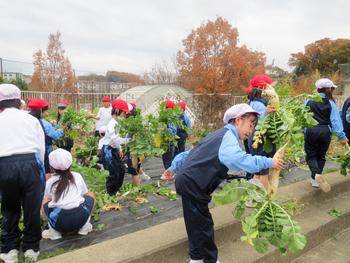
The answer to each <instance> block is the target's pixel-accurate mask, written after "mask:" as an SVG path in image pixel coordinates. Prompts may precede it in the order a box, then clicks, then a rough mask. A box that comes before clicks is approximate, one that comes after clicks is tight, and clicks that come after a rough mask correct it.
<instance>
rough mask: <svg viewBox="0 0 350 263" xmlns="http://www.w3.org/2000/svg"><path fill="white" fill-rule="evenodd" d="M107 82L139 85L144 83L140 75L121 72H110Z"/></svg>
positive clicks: (107, 75)
mask: <svg viewBox="0 0 350 263" xmlns="http://www.w3.org/2000/svg"><path fill="white" fill-rule="evenodd" d="M106 80H107V81H112V82H135V83H139V84H143V83H144V81H143V80H142V79H141V77H140V76H139V75H135V74H132V73H127V72H119V71H108V72H107V74H106Z"/></svg>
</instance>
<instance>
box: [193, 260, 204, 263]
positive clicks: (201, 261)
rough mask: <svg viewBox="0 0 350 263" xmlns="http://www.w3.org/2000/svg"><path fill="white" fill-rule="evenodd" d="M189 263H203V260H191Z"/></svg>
mask: <svg viewBox="0 0 350 263" xmlns="http://www.w3.org/2000/svg"><path fill="white" fill-rule="evenodd" d="M190 263H204V261H203V259H191V260H190Z"/></svg>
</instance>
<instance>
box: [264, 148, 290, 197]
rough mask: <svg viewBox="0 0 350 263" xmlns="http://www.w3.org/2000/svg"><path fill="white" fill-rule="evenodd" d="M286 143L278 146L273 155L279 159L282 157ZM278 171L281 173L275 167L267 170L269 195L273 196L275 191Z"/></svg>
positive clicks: (279, 171)
mask: <svg viewBox="0 0 350 263" xmlns="http://www.w3.org/2000/svg"><path fill="white" fill-rule="evenodd" d="M287 145H288V143H286V144H285V145H283V146H282V147H281V148H279V149H278V151H277V152H276V153H275V155H274V157H277V158H279V159H283V158H284V155H285V151H286V148H287ZM280 173H281V169H276V168H271V169H270V171H269V182H270V185H269V189H268V193H269V195H270V197H273V196H274V195H275V194H276V193H277V189H278V185H279V180H280Z"/></svg>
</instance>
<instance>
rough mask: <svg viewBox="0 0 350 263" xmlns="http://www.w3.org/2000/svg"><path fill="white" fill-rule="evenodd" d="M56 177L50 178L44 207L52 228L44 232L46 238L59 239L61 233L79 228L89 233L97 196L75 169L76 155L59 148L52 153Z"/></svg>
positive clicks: (82, 231)
mask: <svg viewBox="0 0 350 263" xmlns="http://www.w3.org/2000/svg"><path fill="white" fill-rule="evenodd" d="M49 162H50V166H51V168H52V169H53V171H54V174H53V176H52V177H51V178H50V179H48V180H47V182H46V187H45V195H44V200H43V210H44V212H45V214H46V216H47V219H48V223H49V229H47V230H44V231H43V232H42V237H43V238H46V239H51V240H55V239H59V238H61V237H62V235H61V233H68V232H74V231H78V234H80V235H87V234H88V233H89V232H91V231H92V225H91V223H90V215H91V213H92V210H93V208H94V206H95V196H94V194H93V193H92V192H89V191H88V189H87V186H86V184H85V182H84V179H83V178H82V176H81V175H80V174H79V173H76V172H71V171H70V167H71V165H72V155H71V154H70V152H68V151H66V150H64V149H57V150H54V151H52V152H51V153H50V155H49Z"/></svg>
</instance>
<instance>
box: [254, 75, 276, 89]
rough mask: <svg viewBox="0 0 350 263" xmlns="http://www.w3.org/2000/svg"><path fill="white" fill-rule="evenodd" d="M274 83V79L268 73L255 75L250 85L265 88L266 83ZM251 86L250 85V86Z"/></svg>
mask: <svg viewBox="0 0 350 263" xmlns="http://www.w3.org/2000/svg"><path fill="white" fill-rule="evenodd" d="M272 83H273V80H272V78H271V77H270V76H268V75H264V74H261V75H255V76H254V77H253V78H252V80H251V81H250V86H252V87H255V88H265V87H266V85H271V84H272ZM248 88H249V87H248Z"/></svg>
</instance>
